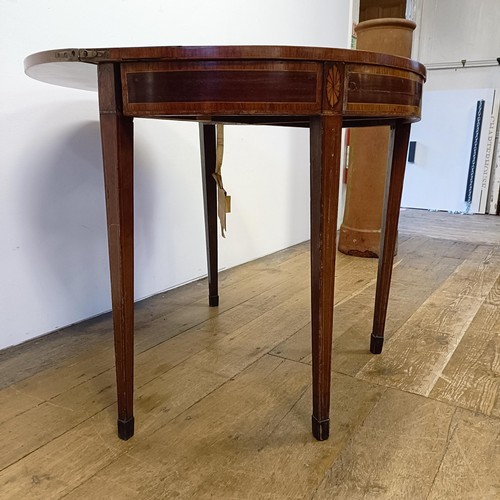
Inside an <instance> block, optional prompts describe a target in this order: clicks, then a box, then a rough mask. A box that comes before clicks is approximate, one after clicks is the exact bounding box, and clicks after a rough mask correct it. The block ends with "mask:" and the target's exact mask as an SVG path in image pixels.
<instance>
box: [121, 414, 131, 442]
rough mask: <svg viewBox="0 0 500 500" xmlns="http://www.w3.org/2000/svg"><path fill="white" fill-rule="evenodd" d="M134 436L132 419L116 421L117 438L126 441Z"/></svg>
mask: <svg viewBox="0 0 500 500" xmlns="http://www.w3.org/2000/svg"><path fill="white" fill-rule="evenodd" d="M133 435H134V417H130V418H129V419H127V420H120V419H118V437H119V438H120V439H123V440H124V441H127V439H130V438H131V437H132V436H133Z"/></svg>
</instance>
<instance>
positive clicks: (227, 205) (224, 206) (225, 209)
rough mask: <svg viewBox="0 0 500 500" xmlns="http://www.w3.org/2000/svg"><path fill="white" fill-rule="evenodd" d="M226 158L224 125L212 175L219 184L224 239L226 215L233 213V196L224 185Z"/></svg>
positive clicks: (218, 142) (219, 202)
mask: <svg viewBox="0 0 500 500" xmlns="http://www.w3.org/2000/svg"><path fill="white" fill-rule="evenodd" d="M223 156H224V125H222V124H221V123H218V124H217V149H216V154H215V172H214V173H213V174H212V175H213V178H214V179H215V182H216V183H217V188H218V189H217V213H218V216H219V221H220V228H221V233H222V237H223V238H225V237H226V235H225V231H226V230H227V229H226V214H228V213H230V212H231V196H229V195H228V194H227V192H226V190H225V189H224V184H223V183H222V157H223Z"/></svg>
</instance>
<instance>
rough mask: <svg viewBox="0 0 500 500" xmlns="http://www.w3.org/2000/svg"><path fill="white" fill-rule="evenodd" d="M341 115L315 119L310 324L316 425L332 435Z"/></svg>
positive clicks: (319, 435)
mask: <svg viewBox="0 0 500 500" xmlns="http://www.w3.org/2000/svg"><path fill="white" fill-rule="evenodd" d="M341 132H342V118H341V117H340V116H319V117H314V118H313V119H312V120H311V330H312V365H313V414H312V431H313V435H314V437H315V438H316V439H318V440H320V441H323V440H325V439H328V435H329V426H330V420H329V413H330V378H331V351H332V328H333V292H334V281H335V253H336V235H337V211H338V190H339V171H340V151H341Z"/></svg>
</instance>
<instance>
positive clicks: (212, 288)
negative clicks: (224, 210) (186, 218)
mask: <svg viewBox="0 0 500 500" xmlns="http://www.w3.org/2000/svg"><path fill="white" fill-rule="evenodd" d="M200 149H201V178H202V183H203V202H204V207H205V238H206V245H207V264H208V304H209V305H210V306H211V307H215V306H218V305H219V283H218V258H217V183H216V181H215V179H214V177H213V175H212V174H213V173H214V172H215V166H216V137H215V125H212V124H206V123H200Z"/></svg>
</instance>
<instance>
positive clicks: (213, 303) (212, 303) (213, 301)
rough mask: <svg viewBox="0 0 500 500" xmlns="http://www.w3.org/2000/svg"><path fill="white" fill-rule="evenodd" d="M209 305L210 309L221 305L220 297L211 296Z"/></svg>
mask: <svg viewBox="0 0 500 500" xmlns="http://www.w3.org/2000/svg"><path fill="white" fill-rule="evenodd" d="M208 305H209V306H210V307H217V306H218V305H219V296H218V295H210V296H209V297H208Z"/></svg>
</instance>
